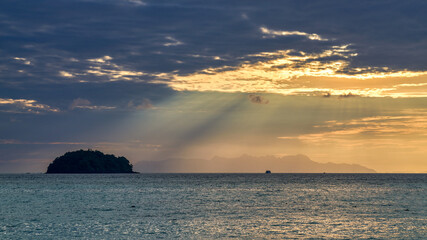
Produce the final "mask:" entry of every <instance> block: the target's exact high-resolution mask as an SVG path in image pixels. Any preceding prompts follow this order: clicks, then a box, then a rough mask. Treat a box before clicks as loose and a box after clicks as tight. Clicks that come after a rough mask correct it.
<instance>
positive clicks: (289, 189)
mask: <svg viewBox="0 0 427 240" xmlns="http://www.w3.org/2000/svg"><path fill="white" fill-rule="evenodd" d="M0 204H1V205H0V239H159V238H163V239H218V238H219V239H229V238H237V239H307V238H312V239H427V174H274V173H273V174H87V175H85V174H76V175H74V174H70V175H68V174H67V175H56V174H52V175H51V174H2V175H0Z"/></svg>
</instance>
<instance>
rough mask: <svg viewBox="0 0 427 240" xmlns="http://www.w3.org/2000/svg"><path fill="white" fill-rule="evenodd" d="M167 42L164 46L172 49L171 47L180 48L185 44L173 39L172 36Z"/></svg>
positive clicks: (167, 38) (168, 37)
mask: <svg viewBox="0 0 427 240" xmlns="http://www.w3.org/2000/svg"><path fill="white" fill-rule="evenodd" d="M166 40H167V41H168V42H166V43H164V44H163V46H165V47H170V46H179V45H182V44H184V43H183V42H181V41H179V40H176V39H175V38H174V37H171V36H167V37H166Z"/></svg>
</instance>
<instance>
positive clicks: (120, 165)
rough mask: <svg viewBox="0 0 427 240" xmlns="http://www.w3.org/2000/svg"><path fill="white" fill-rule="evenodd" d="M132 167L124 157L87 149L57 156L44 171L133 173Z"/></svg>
mask: <svg viewBox="0 0 427 240" xmlns="http://www.w3.org/2000/svg"><path fill="white" fill-rule="evenodd" d="M132 167H133V166H132V164H130V163H129V160H127V159H126V158H125V157H116V156H114V155H112V154H104V153H102V152H100V151H97V150H95V151H94V150H91V149H88V150H86V151H85V150H79V151H74V152H67V153H65V154H64V155H62V156H60V157H57V158H56V159H55V160H54V161H53V162H52V163H51V164H49V167H48V168H47V172H46V173H135V172H134V171H133V170H132Z"/></svg>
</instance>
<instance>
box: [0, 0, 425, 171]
mask: <svg viewBox="0 0 427 240" xmlns="http://www.w3.org/2000/svg"><path fill="white" fill-rule="evenodd" d="M426 11H427V2H426V1H423V0H417V1H414V0H408V1H401V0H399V1H395V0H387V1H385V0H384V1H381V0H376V1H371V0H369V1H368V0H360V1H341V0H328V1H308V0H292V1H291V0H288V1H274V0H272V1H268V2H262V1H252V0H248V1H233V0H226V1H225V0H224V1H223V0H215V1H201V0H179V1H178V0H173V1H171V0H155V1H149V0H144V1H142V0H73V1H72V0H55V1H53V0H40V1H20V0H13V1H12V0H3V1H1V2H0V172H2V173H15V172H44V171H45V170H46V168H47V166H48V164H49V163H50V162H51V161H52V160H53V159H55V157H58V156H60V155H62V154H64V153H65V152H67V151H73V150H78V149H88V148H90V149H98V150H101V151H103V152H106V153H113V154H115V155H119V156H125V157H126V158H128V159H129V160H130V161H131V162H132V163H133V164H137V163H138V162H142V161H164V160H167V159H178V158H180V159H212V158H214V157H215V156H219V157H228V158H234V157H240V156H242V155H248V156H256V157H260V156H275V157H282V156H292V155H298V156H299V155H305V156H307V157H309V158H310V159H311V160H313V161H316V162H319V163H328V162H333V163H346V164H360V165H362V166H365V167H369V168H371V169H375V170H376V171H377V172H410V173H426V172H427V148H426V146H427V24H426V22H427V15H426V14H425V12H426ZM183 162H185V161H183Z"/></svg>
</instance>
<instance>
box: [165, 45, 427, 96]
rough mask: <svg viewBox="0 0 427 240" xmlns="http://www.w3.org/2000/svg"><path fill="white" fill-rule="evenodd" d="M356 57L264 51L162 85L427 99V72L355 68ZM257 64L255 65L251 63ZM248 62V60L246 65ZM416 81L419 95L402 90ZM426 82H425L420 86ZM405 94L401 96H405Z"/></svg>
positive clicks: (336, 50) (334, 51) (335, 50)
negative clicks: (233, 64)
mask: <svg viewBox="0 0 427 240" xmlns="http://www.w3.org/2000/svg"><path fill="white" fill-rule="evenodd" d="M356 56H357V53H356V52H355V50H354V49H352V48H350V45H348V44H347V45H341V46H332V47H331V48H330V49H327V50H323V51H321V52H319V53H308V52H303V51H296V50H292V49H289V50H278V51H275V52H260V53H256V54H250V55H247V56H245V57H242V61H243V63H241V64H240V65H238V66H221V67H216V68H206V69H203V70H201V71H198V72H195V73H191V74H186V75H180V74H172V75H169V76H170V77H171V79H166V80H164V81H162V80H160V81H159V82H162V83H165V84H167V85H169V86H170V87H171V88H173V89H175V90H177V91H219V92H265V93H278V94H283V95H315V96H316V95H319V94H322V95H324V94H328V93H329V94H331V95H337V96H340V97H342V98H345V97H352V96H356V95H358V96H369V97H386V96H389V97H414V96H418V97H427V92H426V91H424V89H423V87H425V86H426V85H425V81H426V80H425V79H426V77H427V71H409V70H401V71H395V70H392V69H390V68H386V67H382V68H376V67H365V68H361V67H357V68H353V67H351V61H352V59H353V58H354V57H356ZM253 59H256V61H253ZM245 60H246V61H245ZM410 81H413V82H414V84H415V82H417V83H416V85H411V86H413V87H418V91H416V90H417V89H415V90H411V91H409V92H408V91H403V89H402V87H403V86H408V85H399V84H396V83H397V82H400V83H401V82H406V84H408V82H410ZM420 81H422V82H421V83H418V82H420ZM401 90H402V91H401Z"/></svg>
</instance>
